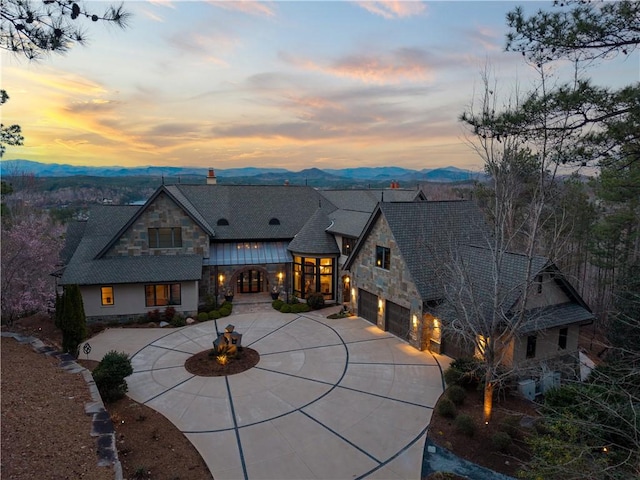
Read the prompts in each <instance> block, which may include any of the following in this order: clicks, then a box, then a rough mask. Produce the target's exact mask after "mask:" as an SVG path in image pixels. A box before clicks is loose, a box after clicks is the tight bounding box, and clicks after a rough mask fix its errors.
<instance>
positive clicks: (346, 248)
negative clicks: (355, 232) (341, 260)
mask: <svg viewBox="0 0 640 480" xmlns="http://www.w3.org/2000/svg"><path fill="white" fill-rule="evenodd" d="M355 243H356V239H355V238H349V237H342V254H343V255H349V254H350V253H351V250H353V247H354V245H355Z"/></svg>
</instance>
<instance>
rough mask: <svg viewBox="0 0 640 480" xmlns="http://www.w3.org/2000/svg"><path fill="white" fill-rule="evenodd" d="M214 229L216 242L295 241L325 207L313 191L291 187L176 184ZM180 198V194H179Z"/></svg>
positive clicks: (327, 208) (174, 188) (331, 207)
mask: <svg viewBox="0 0 640 480" xmlns="http://www.w3.org/2000/svg"><path fill="white" fill-rule="evenodd" d="M169 188H170V191H172V192H180V193H181V194H182V195H183V196H184V198H185V199H186V200H188V202H189V204H190V205H191V206H192V207H193V208H195V209H196V210H197V211H198V212H199V213H200V214H201V215H202V216H203V218H204V219H205V220H206V221H207V222H208V224H210V225H212V226H213V228H214V229H215V235H214V236H213V240H214V241H229V240H279V239H290V238H293V237H294V236H295V235H296V234H297V233H298V232H299V231H300V230H301V229H302V227H303V226H304V224H305V223H306V222H307V220H308V219H309V218H310V217H311V216H312V215H313V213H314V212H315V211H316V210H317V208H318V206H319V205H320V204H322V209H323V211H325V212H327V213H328V212H332V211H334V210H335V209H336V207H335V206H334V205H333V204H332V203H331V202H329V201H327V200H324V199H323V197H322V196H321V195H320V194H319V193H318V192H317V191H316V190H315V189H313V188H311V187H305V186H290V185H287V186H285V185H173V186H171V187H169ZM176 195H177V194H176Z"/></svg>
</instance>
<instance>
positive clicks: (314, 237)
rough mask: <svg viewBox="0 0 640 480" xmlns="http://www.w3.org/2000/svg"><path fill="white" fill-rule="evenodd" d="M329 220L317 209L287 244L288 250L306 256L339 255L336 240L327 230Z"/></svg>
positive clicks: (329, 223)
mask: <svg viewBox="0 0 640 480" xmlns="http://www.w3.org/2000/svg"><path fill="white" fill-rule="evenodd" d="M330 225H331V220H330V219H329V217H327V214H326V213H324V212H323V211H322V209H321V208H318V209H317V210H316V211H315V213H314V214H313V215H312V216H311V218H310V219H309V220H308V221H307V223H305V225H304V226H303V227H302V229H301V230H300V231H299V232H298V233H297V234H296V236H295V237H294V238H293V240H291V242H290V243H289V247H288V250H289V251H290V252H294V253H300V254H307V255H339V254H340V249H339V248H338V245H337V244H336V240H335V238H334V237H333V235H331V234H330V233H327V228H329V226H330Z"/></svg>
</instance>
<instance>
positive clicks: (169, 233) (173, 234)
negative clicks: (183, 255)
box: [148, 227, 182, 248]
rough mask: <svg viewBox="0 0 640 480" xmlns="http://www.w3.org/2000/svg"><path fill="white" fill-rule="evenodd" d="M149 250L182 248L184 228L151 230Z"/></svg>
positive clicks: (149, 231)
mask: <svg viewBox="0 0 640 480" xmlns="http://www.w3.org/2000/svg"><path fill="white" fill-rule="evenodd" d="M148 234H149V248H180V247H182V228H180V227H172V228H149V229H148Z"/></svg>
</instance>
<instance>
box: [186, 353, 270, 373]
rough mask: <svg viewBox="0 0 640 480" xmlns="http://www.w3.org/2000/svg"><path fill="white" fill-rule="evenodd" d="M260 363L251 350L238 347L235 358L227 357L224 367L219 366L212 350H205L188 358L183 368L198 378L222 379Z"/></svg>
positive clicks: (256, 355)
mask: <svg viewBox="0 0 640 480" xmlns="http://www.w3.org/2000/svg"><path fill="white" fill-rule="evenodd" d="M259 361H260V354H259V353H258V352H256V351H255V350H254V349H252V348H247V347H240V348H238V354H237V356H236V357H235V358H232V357H229V359H228V363H227V364H226V365H220V363H218V361H217V360H216V356H215V355H214V354H213V350H212V349H209V350H205V351H204V352H200V353H196V354H195V355H193V356H192V357H189V358H188V359H187V361H186V362H185V364H184V368H186V369H187V371H188V372H189V373H192V374H193V375H198V376H200V377H224V376H227V375H235V374H236V373H241V372H244V371H246V370H249V369H250V368H253V367H255V366H256V365H257V364H258V362H259Z"/></svg>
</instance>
